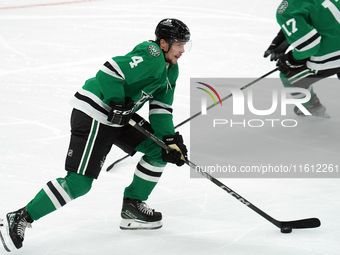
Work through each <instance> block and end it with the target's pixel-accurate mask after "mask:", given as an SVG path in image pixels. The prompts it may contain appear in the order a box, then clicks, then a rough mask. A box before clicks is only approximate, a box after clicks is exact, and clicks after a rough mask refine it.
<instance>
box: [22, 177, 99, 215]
mask: <svg viewBox="0 0 340 255" xmlns="http://www.w3.org/2000/svg"><path fill="white" fill-rule="evenodd" d="M92 182H93V179H92V178H90V177H87V176H84V175H79V174H77V173H72V172H68V174H67V176H66V177H65V178H58V179H56V180H52V181H49V182H48V183H47V184H46V185H45V187H43V188H42V189H41V190H40V191H39V192H38V194H37V195H36V196H35V197H34V199H33V200H32V201H30V202H29V203H28V204H27V212H28V214H29V215H30V216H31V218H32V219H33V220H38V219H40V218H41V217H43V216H45V215H47V214H49V213H51V212H53V211H55V210H57V209H59V208H61V207H62V206H64V205H66V204H67V203H68V202H70V201H72V200H73V199H75V198H77V197H80V196H82V195H84V194H86V193H87V192H88V191H89V190H90V189H91V185H92Z"/></svg>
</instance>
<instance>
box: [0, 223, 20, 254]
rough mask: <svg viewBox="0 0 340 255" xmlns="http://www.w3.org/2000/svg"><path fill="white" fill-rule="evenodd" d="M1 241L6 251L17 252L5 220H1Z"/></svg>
mask: <svg viewBox="0 0 340 255" xmlns="http://www.w3.org/2000/svg"><path fill="white" fill-rule="evenodd" d="M0 239H1V242H2V244H3V246H4V248H5V250H6V251H8V252H11V251H13V250H16V248H15V246H14V243H13V242H12V239H11V237H10V236H9V233H8V223H7V220H5V219H0Z"/></svg>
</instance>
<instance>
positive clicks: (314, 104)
mask: <svg viewBox="0 0 340 255" xmlns="http://www.w3.org/2000/svg"><path fill="white" fill-rule="evenodd" d="M310 103H311V106H308V107H306V109H307V110H308V111H309V112H310V114H312V116H315V117H322V118H330V117H331V116H329V115H328V114H327V113H326V107H325V106H323V105H322V104H321V103H320V100H319V98H318V97H317V96H316V94H315V95H314V96H313V98H312V99H311V100H310ZM294 112H295V114H296V115H298V116H300V117H306V115H305V114H304V113H303V112H302V111H301V110H300V109H299V108H298V107H297V106H295V107H294Z"/></svg>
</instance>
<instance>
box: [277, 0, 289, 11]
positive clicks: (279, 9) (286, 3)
mask: <svg viewBox="0 0 340 255" xmlns="http://www.w3.org/2000/svg"><path fill="white" fill-rule="evenodd" d="M287 8H288V2H287V1H282V2H281V4H280V6H279V7H278V8H277V13H278V14H282V13H284V11H285V10H286V9H287Z"/></svg>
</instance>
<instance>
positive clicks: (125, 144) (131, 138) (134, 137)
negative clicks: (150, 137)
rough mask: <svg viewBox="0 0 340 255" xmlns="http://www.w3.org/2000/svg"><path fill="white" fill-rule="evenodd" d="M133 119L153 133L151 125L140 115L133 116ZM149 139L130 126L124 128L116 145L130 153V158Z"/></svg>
mask: <svg viewBox="0 0 340 255" xmlns="http://www.w3.org/2000/svg"><path fill="white" fill-rule="evenodd" d="M132 119H133V120H134V121H135V122H137V123H139V125H140V126H142V127H143V128H145V129H146V130H148V131H149V132H151V133H153V132H154V131H153V129H152V127H151V124H150V123H149V122H147V121H146V120H145V119H144V118H142V117H141V116H139V115H138V114H136V113H135V114H133V116H132ZM146 139H147V137H146V136H145V135H143V134H142V133H141V132H139V131H138V130H137V129H135V128H134V127H132V126H130V125H126V126H125V127H124V130H123V132H122V133H121V135H119V136H118V137H117V139H116V140H115V142H114V144H115V145H116V146H118V147H119V148H120V149H122V150H123V151H125V152H126V153H128V154H129V155H130V156H132V155H134V154H135V153H136V150H135V149H136V147H137V146H138V145H139V144H140V143H142V142H144V141H145V140H146Z"/></svg>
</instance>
